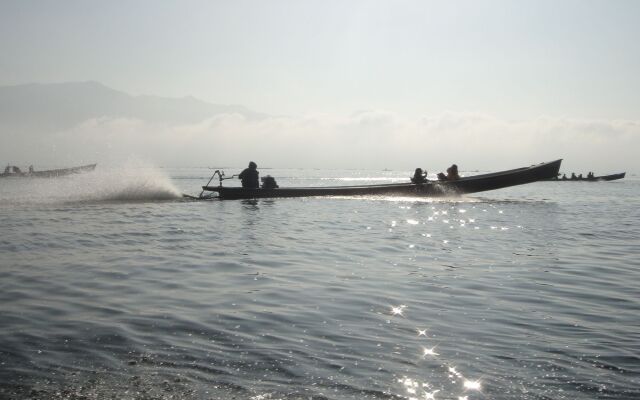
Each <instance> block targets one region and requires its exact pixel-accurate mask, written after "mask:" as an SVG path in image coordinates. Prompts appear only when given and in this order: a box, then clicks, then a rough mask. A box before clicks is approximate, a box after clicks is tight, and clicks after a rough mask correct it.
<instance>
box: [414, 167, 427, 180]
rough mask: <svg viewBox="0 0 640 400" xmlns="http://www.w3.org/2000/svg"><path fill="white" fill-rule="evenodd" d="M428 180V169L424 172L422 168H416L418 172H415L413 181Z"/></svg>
mask: <svg viewBox="0 0 640 400" xmlns="http://www.w3.org/2000/svg"><path fill="white" fill-rule="evenodd" d="M426 181H427V171H424V173H423V172H422V168H416V172H414V173H413V177H412V178H411V183H425V182H426Z"/></svg>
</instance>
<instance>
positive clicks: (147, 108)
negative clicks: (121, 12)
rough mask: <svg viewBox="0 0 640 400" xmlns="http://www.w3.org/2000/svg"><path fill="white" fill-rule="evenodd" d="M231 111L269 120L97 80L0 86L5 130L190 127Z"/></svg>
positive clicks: (0, 122) (231, 107)
mask: <svg viewBox="0 0 640 400" xmlns="http://www.w3.org/2000/svg"><path fill="white" fill-rule="evenodd" d="M227 113H238V114H241V115H243V116H245V117H246V118H250V119H255V118H262V117H264V115H262V114H260V113H257V112H254V111H251V110H249V109H247V108H245V107H242V106H236V105H217V104H211V103H207V102H205V101H202V100H198V99H196V98H194V97H183V98H166V97H159V96H132V95H129V94H127V93H124V92H121V91H118V90H114V89H111V88H109V87H107V86H104V85H102V84H101V83H98V82H69V83H54V84H25V85H16V86H0V128H5V129H6V128H10V129H13V128H20V130H24V129H25V128H38V129H47V130H59V129H65V128H70V127H73V126H75V125H77V124H79V123H81V122H83V121H86V120H89V119H93V118H105V117H106V118H134V119H140V120H144V121H149V122H157V123H171V124H188V123H195V122H199V121H202V120H203V119H206V118H209V117H213V116H215V115H218V114H227ZM28 130H30V129H28Z"/></svg>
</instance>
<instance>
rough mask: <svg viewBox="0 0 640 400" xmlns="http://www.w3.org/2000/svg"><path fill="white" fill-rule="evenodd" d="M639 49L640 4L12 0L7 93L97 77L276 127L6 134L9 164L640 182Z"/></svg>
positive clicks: (103, 125) (0, 0)
mask: <svg viewBox="0 0 640 400" xmlns="http://www.w3.org/2000/svg"><path fill="white" fill-rule="evenodd" d="M639 40H640V1H636V0H631V1H624V0H616V1H610V0H606V1H589V0H579V1H573V0H561V1H558V0H553V1H545V0H535V1H516V0H509V1H481V0H474V1H438V2H435V1H427V0H415V1H413V0H394V1H374V0H362V1H360V0H352V1H348V0H339V1H333V0H322V1H320V0H318V1H304V0H290V1H284V0H283V1H277V0H273V1H267V0H255V1H247V0H229V1H225V2H222V1H210V0H207V1H133V0H132V1H86V0H83V1H61V0H60V1H59V0H56V1H44V0H42V1H29V0H20V1H7V0H0V85H14V84H22V83H28V82H41V83H52V82H68V81H98V82H101V83H103V84H105V85H107V86H109V87H111V88H114V89H117V90H121V91H124V92H127V93H130V94H150V95H159V96H166V97H182V96H188V95H192V96H195V97H197V98H200V99H202V100H205V101H208V102H211V103H216V104H240V105H243V106H246V107H248V108H250V109H252V110H255V111H258V112H262V113H266V114H269V115H270V116H269V117H268V118H267V119H265V120H261V121H251V120H246V119H242V118H238V116H234V115H226V116H216V117H212V118H210V119H206V120H203V121H197V122H196V123H194V124H191V125H188V126H181V125H175V124H174V125H159V124H158V123H157V122H154V121H139V120H126V119H124V120H123V119H118V118H116V119H104V118H98V119H95V120H90V121H85V122H83V123H81V124H78V126H77V127H75V128H74V129H72V130H69V131H66V132H45V131H42V132H41V137H29V138H23V137H21V136H20V135H19V134H18V133H16V132H15V131H11V132H0V144H1V145H2V146H0V147H3V149H0V157H1V158H2V159H3V160H5V159H6V160H7V161H5V162H25V163H26V162H28V163H31V162H36V161H39V160H40V161H41V162H51V163H54V162H56V160H60V159H64V160H67V161H65V162H69V163H70V162H71V160H80V159H81V157H85V158H87V160H86V161H93V160H98V161H99V160H100V159H101V157H102V158H105V157H107V156H113V155H115V154H120V155H126V154H128V153H140V154H143V155H144V157H145V158H149V159H152V160H154V161H157V162H158V163H159V164H161V165H167V164H173V165H181V163H185V162H186V161H185V160H188V162H189V163H191V165H210V164H211V163H212V160H211V154H212V149H213V148H216V149H217V150H220V149H223V151H216V152H215V154H217V155H219V156H218V158H217V159H216V160H215V162H220V163H224V164H225V165H229V164H232V165H241V164H244V163H245V162H246V160H248V159H255V160H260V162H261V163H262V165H264V164H265V163H266V164H267V165H270V166H279V167H308V166H314V167H316V166H333V167H355V168H359V167H364V168H387V167H389V168H413V167H415V166H417V165H419V166H426V167H428V168H430V169H431V168H442V167H446V165H448V164H449V163H450V162H451V161H452V160H456V161H457V162H458V163H459V164H462V165H466V166H472V167H471V168H481V169H482V168H486V169H504V168H511V167H517V166H520V164H522V163H533V162H540V161H548V160H551V159H555V158H564V159H565V162H564V164H563V165H564V166H566V167H567V168H569V169H571V170H578V171H585V172H586V171H587V170H594V169H596V170H597V171H598V172H600V171H602V172H603V173H604V172H618V171H621V170H627V171H629V170H631V171H640V161H638V157H637V154H636V153H637V150H638V149H639V148H640V73H639V71H640V45H639V44H638V41H639ZM0 122H1V121H0ZM83 143H84V145H83ZM52 149H54V150H55V151H52ZM105 149H106V150H105ZM177 149H179V150H180V151H178V150H177ZM105 151H111V153H110V154H108V155H106V154H105ZM223 157H224V158H223ZM11 160H13V161H11ZM33 160H35V161H33ZM47 160H48V161H47ZM424 161H426V162H427V163H428V164H429V165H425V164H426V163H423V162H424ZM58 162H60V161H58Z"/></svg>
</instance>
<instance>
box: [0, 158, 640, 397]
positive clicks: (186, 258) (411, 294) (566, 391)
mask: <svg viewBox="0 0 640 400" xmlns="http://www.w3.org/2000/svg"><path fill="white" fill-rule="evenodd" d="M507 167H510V166H507ZM511 167H512V166H511ZM238 171H239V169H228V170H227V173H229V174H230V173H237V172H238ZM611 172H616V171H611ZM211 173H212V170H210V169H207V168H182V169H154V168H131V169H128V170H106V169H105V170H103V169H101V168H100V166H99V167H98V169H96V171H94V172H92V173H88V174H84V175H77V176H71V177H65V178H59V179H51V180H45V179H3V180H0V223H1V231H0V232H1V236H0V398H2V399H27V398H29V399H251V400H265V399H315V400H317V399H421V400H423V399H454V400H465V399H466V400H473V399H638V398H640V317H639V315H640V261H639V260H640V180H637V178H635V177H633V176H628V177H627V178H626V179H624V180H621V181H616V182H599V183H588V182H570V183H557V182H537V183H534V184H530V185H524V186H519V187H513V188H508V189H503V190H497V191H493V192H486V193H480V194H477V195H473V196H464V197H459V198H445V199H419V198H393V197H382V198H379V197H371V198H367V197H364V198H356V197H354V198H300V199H272V200H269V199H264V200H258V201H184V200H182V199H181V198H180V193H182V192H185V193H190V194H198V193H199V190H198V188H199V187H200V186H201V185H203V184H205V183H206V181H207V180H208V178H209V176H210V175H211ZM410 173H411V171H337V170H261V174H262V175H263V176H264V175H265V174H271V175H273V176H275V177H276V178H277V180H278V183H279V184H280V185H281V186H290V185H294V186H307V185H335V184H344V185H348V184H365V183H382V182H394V181H402V180H406V178H407V177H408V176H409V175H410ZM467 174H471V173H467ZM232 184H235V185H237V182H234V183H232Z"/></svg>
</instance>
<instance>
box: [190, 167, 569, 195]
mask: <svg viewBox="0 0 640 400" xmlns="http://www.w3.org/2000/svg"><path fill="white" fill-rule="evenodd" d="M561 162H562V160H556V161H552V162H548V163H542V164H538V165H533V166H530V167H524V168H517V169H513V170H508V171H501V172H494V173H490V174H483V175H475V176H470V177H463V178H460V179H459V180H456V181H428V182H426V183H422V184H413V183H396V184H386V185H366V186H329V187H290V188H286V187H285V188H275V189H261V188H260V189H246V188H242V187H222V186H203V187H202V189H203V191H210V192H217V194H218V198H219V199H221V200H240V199H255V198H278V197H314V196H420V197H442V196H451V195H459V194H465V193H477V192H484V191H488V190H496V189H502V188H505V187H509V186H515V185H523V184H527V183H532V182H536V181H539V180H544V179H549V178H550V177H554V176H556V175H557V174H558V171H559V169H560V164H561Z"/></svg>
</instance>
